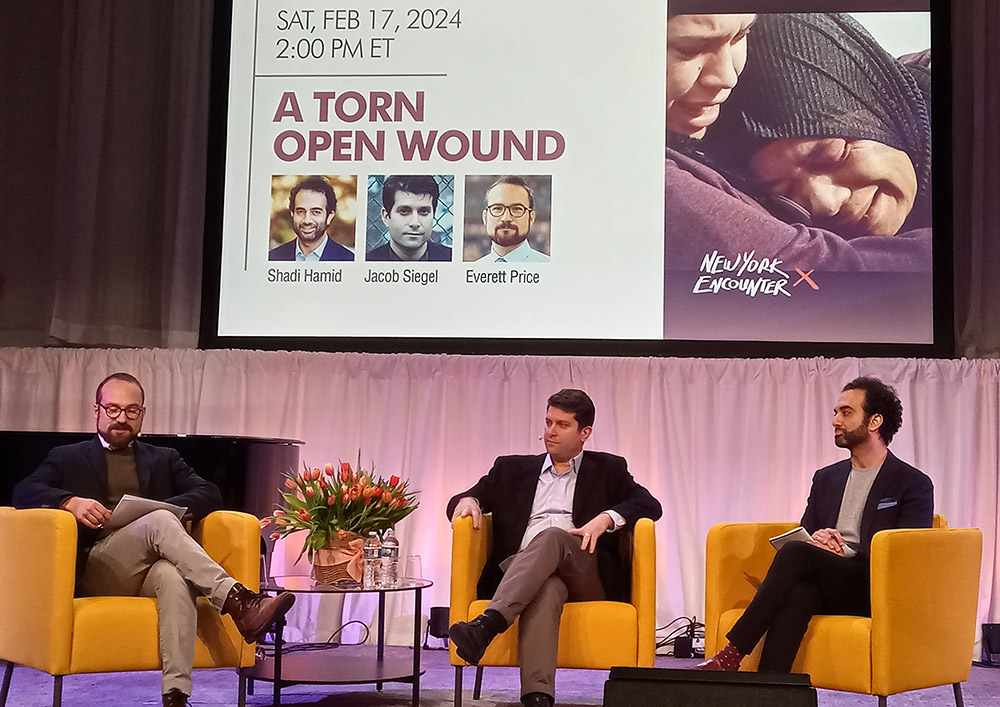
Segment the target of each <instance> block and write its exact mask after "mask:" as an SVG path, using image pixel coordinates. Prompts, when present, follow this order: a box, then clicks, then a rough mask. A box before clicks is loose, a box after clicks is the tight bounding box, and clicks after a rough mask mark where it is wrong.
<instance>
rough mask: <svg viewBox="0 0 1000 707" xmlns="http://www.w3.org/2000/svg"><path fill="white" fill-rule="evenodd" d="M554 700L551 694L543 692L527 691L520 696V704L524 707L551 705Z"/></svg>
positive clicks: (546, 706)
mask: <svg viewBox="0 0 1000 707" xmlns="http://www.w3.org/2000/svg"><path fill="white" fill-rule="evenodd" d="M555 702H556V700H555V698H554V697H552V695H546V694H545V693H544V692H529V693H528V694H527V695H523V696H522V697H521V704H522V705H524V707H552V705H554V704H555Z"/></svg>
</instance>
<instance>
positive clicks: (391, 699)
mask: <svg viewBox="0 0 1000 707" xmlns="http://www.w3.org/2000/svg"><path fill="white" fill-rule="evenodd" d="M421 659H422V663H423V666H424V670H425V671H426V672H425V673H424V675H423V677H422V678H421V682H420V697H421V699H420V704H421V705H422V706H423V707H450V705H451V704H452V696H453V685H454V675H455V672H454V668H453V667H452V666H451V665H450V664H449V663H448V653H447V651H443V650H428V651H424V652H422V654H421ZM695 662H697V661H694V660H679V659H674V658H664V657H658V658H657V659H656V666H657V667H662V668H686V667H689V666H692V665H694V663H695ZM474 674H475V670H474V669H471V668H466V669H465V670H464V676H465V695H464V698H463V705H465V706H466V707H517V706H518V705H520V702H518V697H519V695H518V676H517V669H516V668H487V669H486V671H485V672H484V674H483V699H481V700H473V699H472V683H473V678H474ZM607 677H608V673H607V671H601V670H560V671H559V673H558V675H557V676H556V704H557V705H562V706H563V707H572V706H574V705H600V704H601V703H602V699H603V694H604V681H605V680H607ZM962 690H963V694H964V696H965V704H966V707H987V706H990V707H995V705H998V704H1000V670H996V669H990V668H980V667H975V666H973V668H972V675H971V677H970V679H969V681H968V682H967V683H964V684H963V685H962ZM236 693H237V680H236V672H235V671H234V670H198V671H195V674H194V694H193V695H192V696H191V704H192V705H195V706H196V707H200V706H201V705H206V706H208V705H212V706H215V705H219V706H223V705H225V706H226V707H230V706H232V705H235V704H236ZM256 693H257V694H255V695H250V696H248V697H247V704H248V705H254V706H261V705H271V704H272V700H271V684H270V683H257V690H256ZM159 695H160V676H159V673H153V672H142V673H107V674H97V675H70V676H67V677H66V678H64V679H63V704H64V705H67V706H68V707H96V706H97V705H102V706H103V705H107V704H114V705H159V704H160V696H159ZM7 704H8V705H9V706H10V707H49V705H51V704H52V678H51V677H49V676H48V675H46V674H44V673H39V672H37V671H34V670H30V669H28V668H23V667H18V668H15V669H14V675H13V680H12V683H11V691H10V696H9V698H8V701H7ZM282 704H288V705H314V706H316V707H388V706H389V705H401V706H402V705H409V704H410V686H409V685H405V684H393V683H389V684H386V685H385V689H383V690H382V692H381V693H379V692H376V691H375V688H374V686H366V685H350V686H343V687H324V686H315V685H296V686H292V687H287V688H285V689H283V690H282ZM819 704H820V705H821V707H874V705H875V704H876V700H875V698H874V697H870V696H867V695H853V694H850V693H844V692H832V691H829V690H819ZM954 704H955V702H954V699H953V697H952V689H951V687H936V688H930V689H927V690H918V691H916V692H909V693H904V694H901V695H895V696H892V697H890V698H889V706H890V707H928V706H930V705H943V706H947V705H954Z"/></svg>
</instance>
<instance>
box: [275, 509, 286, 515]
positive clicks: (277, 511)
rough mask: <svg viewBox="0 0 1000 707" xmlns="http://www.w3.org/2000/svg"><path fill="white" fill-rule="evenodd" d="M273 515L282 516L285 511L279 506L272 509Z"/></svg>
mask: <svg viewBox="0 0 1000 707" xmlns="http://www.w3.org/2000/svg"><path fill="white" fill-rule="evenodd" d="M274 515H276V516H283V515H285V512H284V511H283V510H281V509H280V508H276V509H274Z"/></svg>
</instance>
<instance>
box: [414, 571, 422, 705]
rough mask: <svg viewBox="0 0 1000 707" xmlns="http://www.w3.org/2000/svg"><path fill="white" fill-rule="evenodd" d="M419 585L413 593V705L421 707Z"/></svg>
mask: <svg viewBox="0 0 1000 707" xmlns="http://www.w3.org/2000/svg"><path fill="white" fill-rule="evenodd" d="M421 591H422V590H421V589H420V588H419V587H418V588H417V590H416V591H415V592H414V593H413V707H420V639H421V635H420V634H421V633H422V631H421V630H420V629H421V628H422V627H421V623H422V621H421V620H420V619H421V617H420V592H421Z"/></svg>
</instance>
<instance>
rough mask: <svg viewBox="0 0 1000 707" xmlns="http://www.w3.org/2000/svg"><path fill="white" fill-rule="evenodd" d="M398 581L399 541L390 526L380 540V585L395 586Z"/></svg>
mask: <svg viewBox="0 0 1000 707" xmlns="http://www.w3.org/2000/svg"><path fill="white" fill-rule="evenodd" d="M398 581H399V541H398V540H396V534H395V533H394V532H393V531H392V528H389V530H387V531H385V538H384V539H383V540H382V586H383V587H395V586H396V583H397V582H398Z"/></svg>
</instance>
